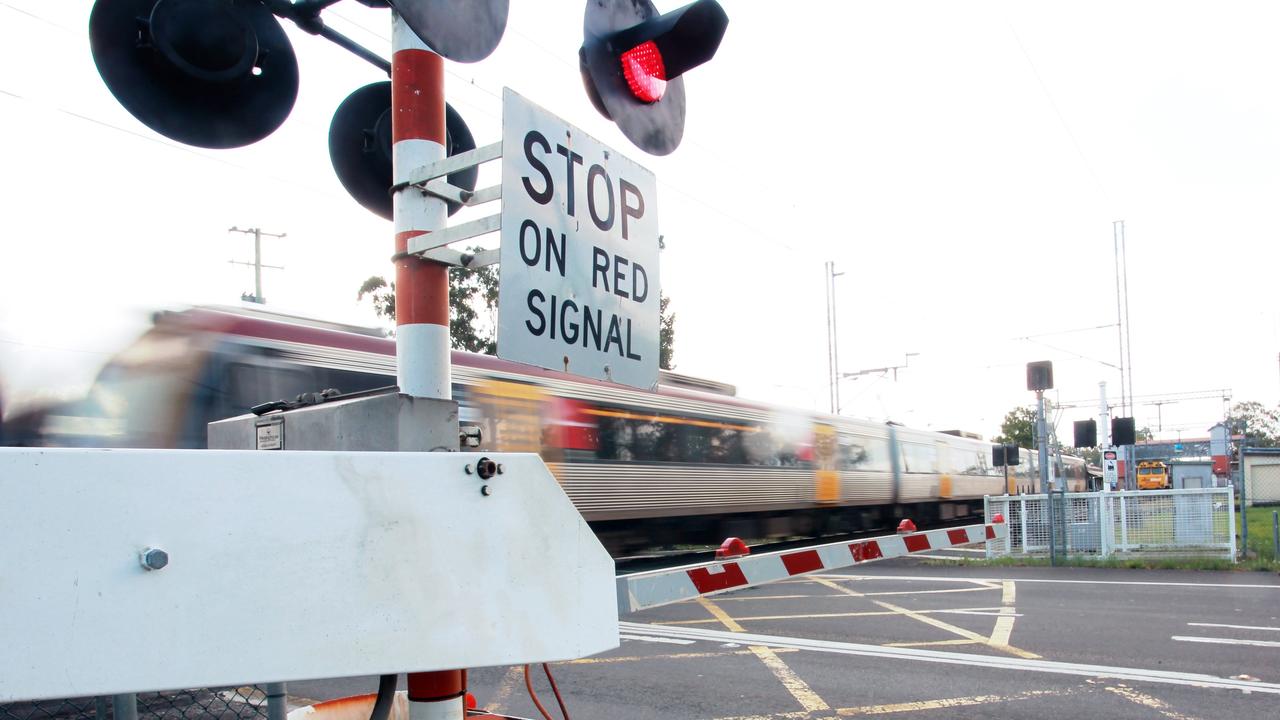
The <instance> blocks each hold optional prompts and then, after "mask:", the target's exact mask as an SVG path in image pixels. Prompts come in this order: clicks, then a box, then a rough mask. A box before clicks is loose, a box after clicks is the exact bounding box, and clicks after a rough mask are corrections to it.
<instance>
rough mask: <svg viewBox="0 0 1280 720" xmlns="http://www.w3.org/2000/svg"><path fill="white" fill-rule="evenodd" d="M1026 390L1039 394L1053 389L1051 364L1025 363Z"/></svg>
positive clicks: (1044, 361)
mask: <svg viewBox="0 0 1280 720" xmlns="http://www.w3.org/2000/svg"><path fill="white" fill-rule="evenodd" d="M1027 389H1028V390H1031V391H1034V392H1040V391H1042V390H1052V389H1053V363H1052V362H1050V361H1048V360H1040V361H1039V362H1029V363H1027Z"/></svg>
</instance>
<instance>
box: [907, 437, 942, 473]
mask: <svg viewBox="0 0 1280 720" xmlns="http://www.w3.org/2000/svg"><path fill="white" fill-rule="evenodd" d="M902 455H903V458H904V459H905V460H906V464H907V472H910V473H936V472H938V448H936V447H934V446H932V445H921V444H919V443H911V442H904V443H902Z"/></svg>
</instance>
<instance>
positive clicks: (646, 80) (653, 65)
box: [620, 40, 667, 103]
mask: <svg viewBox="0 0 1280 720" xmlns="http://www.w3.org/2000/svg"><path fill="white" fill-rule="evenodd" d="M620 59H621V61H622V74H623V76H624V77H626V79H627V87H629V88H631V94H632V95H635V96H636V98H637V99H639V100H641V101H643V102H647V103H655V102H658V101H659V100H661V99H662V94H663V93H664V92H666V90H667V70H666V67H665V65H664V64H663V62H662V52H661V51H660V50H658V46H657V45H656V44H654V42H653V41H652V40H650V41H649V42H645V43H641V44H639V45H637V46H635V47H633V48H631V49H630V50H628V51H626V52H624V53H622V55H621V57H620Z"/></svg>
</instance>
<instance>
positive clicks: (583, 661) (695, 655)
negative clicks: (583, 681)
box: [556, 648, 800, 665]
mask: <svg viewBox="0 0 1280 720" xmlns="http://www.w3.org/2000/svg"><path fill="white" fill-rule="evenodd" d="M773 651H774V652H775V653H778V654H780V655H781V654H784V653H794V652H800V651H799V650H796V649H795V648H774V650H773ZM729 655H755V653H753V652H751V651H750V650H730V651H728V652H690V653H671V654H669V655H628V656H626V657H594V658H578V659H577V660H569V661H567V662H563V663H556V664H557V665H610V664H614V663H629V662H640V661H642V660H663V661H666V660H701V659H704V658H718V657H728V656H729Z"/></svg>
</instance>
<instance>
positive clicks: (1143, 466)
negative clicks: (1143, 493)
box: [1138, 460, 1173, 490]
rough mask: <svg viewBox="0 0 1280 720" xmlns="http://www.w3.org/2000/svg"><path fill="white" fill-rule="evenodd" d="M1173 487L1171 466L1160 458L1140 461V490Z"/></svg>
mask: <svg viewBox="0 0 1280 720" xmlns="http://www.w3.org/2000/svg"><path fill="white" fill-rule="evenodd" d="M1171 487H1173V481H1172V478H1170V476H1169V466H1168V465H1166V464H1164V463H1163V462H1161V461H1159V460H1143V461H1142V462H1139V463H1138V489H1139V490H1168V489H1169V488H1171Z"/></svg>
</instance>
